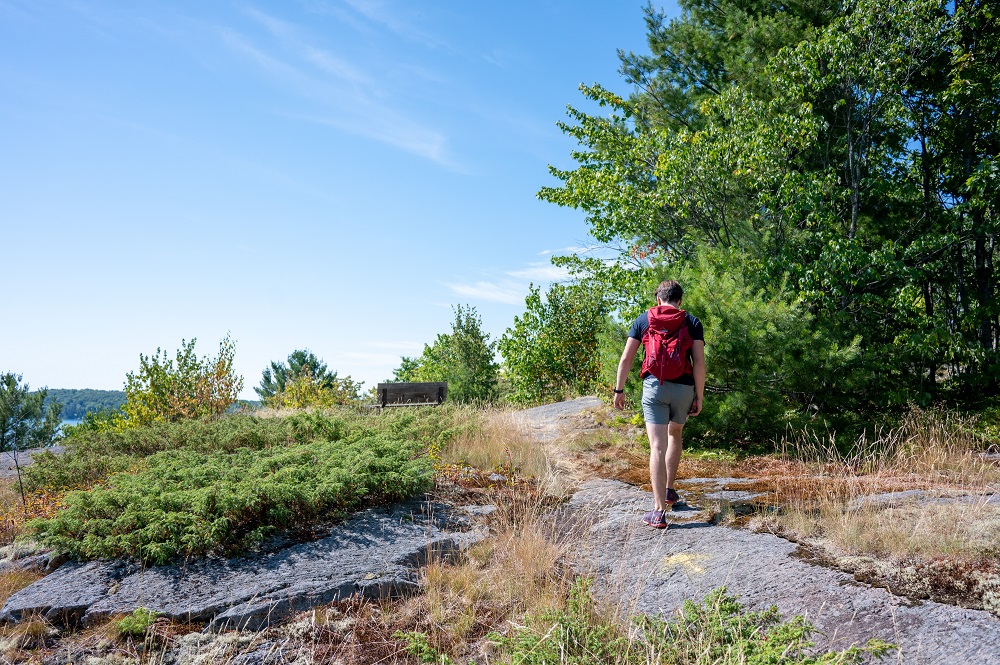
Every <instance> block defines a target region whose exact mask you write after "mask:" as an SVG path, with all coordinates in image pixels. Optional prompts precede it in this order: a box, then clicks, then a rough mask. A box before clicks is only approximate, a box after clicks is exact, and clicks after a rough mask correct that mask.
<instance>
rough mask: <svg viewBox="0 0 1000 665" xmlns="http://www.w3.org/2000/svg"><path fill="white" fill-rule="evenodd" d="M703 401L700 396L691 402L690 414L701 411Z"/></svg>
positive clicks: (695, 414) (693, 414) (696, 413)
mask: <svg viewBox="0 0 1000 665" xmlns="http://www.w3.org/2000/svg"><path fill="white" fill-rule="evenodd" d="M701 402H702V398H700V397H695V398H694V401H693V402H691V409H690V410H689V411H688V415H689V416H697V415H698V414H699V413H701V407H702V404H701Z"/></svg>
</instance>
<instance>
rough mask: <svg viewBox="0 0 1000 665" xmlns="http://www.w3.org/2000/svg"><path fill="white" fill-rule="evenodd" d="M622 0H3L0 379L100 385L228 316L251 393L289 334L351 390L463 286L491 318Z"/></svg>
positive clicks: (203, 335) (571, 223) (502, 300)
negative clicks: (349, 382) (351, 383)
mask: <svg viewBox="0 0 1000 665" xmlns="http://www.w3.org/2000/svg"><path fill="white" fill-rule="evenodd" d="M644 28H645V26H644V23H643V16H642V5H641V3H640V2H638V1H637V0H629V1H627V2H620V1H603V2H601V1H592V2H589V1H588V2H579V1H575V2H571V1H568V0H567V1H564V0H558V1H549V2H546V1H544V0H542V1H535V2H504V3H475V2H474V3H458V2H441V1H439V2H427V1H423V0H408V1H405V2H404V1H402V0H384V1H368V0H297V1H292V0H286V1H285V2H270V3H265V2H182V1H176V2H169V3H156V2H123V1H120V0H119V1H115V2H110V1H109V2H101V1H93V2H91V1H88V0H80V1H72V2H60V1H55V0H52V1H50V0H24V1H20V0H0V90H2V93H0V146H2V148H0V256H2V257H3V265H4V268H5V269H4V279H3V282H4V284H6V285H7V286H8V289H7V293H6V295H7V297H6V303H5V306H4V311H5V313H6V316H5V317H4V318H5V323H4V324H3V325H2V326H0V371H15V372H17V373H21V374H23V375H24V379H25V380H26V381H28V382H29V383H30V384H31V385H32V387H41V386H44V385H47V386H49V387H53V388H104V389H120V388H121V386H122V384H123V382H124V379H125V374H126V373H127V372H128V371H130V370H134V369H136V368H137V367H138V356H139V354H140V353H150V352H153V351H155V350H156V348H157V347H162V348H165V349H169V350H170V351H171V352H172V351H173V350H175V349H176V348H177V347H178V345H179V343H180V341H181V339H182V338H187V339H190V338H192V337H196V338H197V339H198V346H197V349H198V351H199V352H200V353H201V354H208V353H214V352H215V351H216V348H217V344H218V341H219V340H220V339H221V338H222V337H223V336H224V335H226V333H227V332H228V333H230V334H231V335H232V337H233V338H234V339H235V340H236V344H237V351H236V352H237V356H236V364H237V370H238V371H239V372H240V373H241V374H242V375H243V376H244V378H245V380H246V387H245V390H244V395H245V396H246V397H252V396H253V391H252V387H253V386H254V385H256V384H257V383H258V381H259V379H260V372H261V370H262V369H263V368H264V367H265V366H266V365H267V363H268V362H269V361H271V360H280V359H283V358H284V357H285V356H286V355H287V354H288V353H289V352H291V351H292V350H293V349H296V348H309V349H311V350H313V351H314V352H315V353H316V354H317V355H319V356H321V357H323V358H324V359H325V360H326V361H327V362H328V364H329V365H330V367H331V368H332V369H336V370H337V371H339V372H340V374H341V375H345V374H350V375H352V376H353V377H354V378H355V379H359V380H363V381H365V382H366V384H367V387H370V386H371V385H372V384H374V383H376V382H378V381H379V380H382V379H385V378H387V377H388V376H390V375H391V370H392V368H393V367H395V366H397V365H398V362H399V357H400V355H414V354H417V353H419V352H420V349H421V348H422V345H423V343H424V342H430V341H432V340H433V338H434V336H435V335H436V334H437V333H440V332H446V331H447V330H448V329H449V324H450V322H451V320H452V311H451V306H452V305H454V304H469V305H473V306H475V307H476V308H477V309H478V311H479V313H480V314H481V316H482V319H483V323H484V327H485V328H486V330H487V331H489V332H490V333H491V334H492V335H493V336H494V337H496V336H498V335H499V334H501V333H502V332H503V331H504V330H505V329H506V328H507V327H508V326H509V325H510V324H511V323H512V321H513V318H514V316H516V315H517V314H519V313H520V312H521V311H522V309H523V299H524V295H525V294H526V293H527V290H528V284H529V282H534V283H536V284H538V283H541V284H547V283H548V282H549V281H550V280H552V279H559V278H560V275H559V272H558V271H556V270H555V269H553V267H552V266H551V265H550V264H549V262H548V260H549V257H550V256H551V254H552V253H560V252H566V251H567V248H572V247H576V246H581V245H585V244H586V243H587V227H586V224H585V222H584V219H583V215H582V214H581V213H579V212H577V211H573V210H566V209H561V208H558V207H556V206H553V205H551V204H547V203H543V202H541V201H539V200H537V199H536V197H535V193H536V192H537V191H538V189H539V187H541V186H543V185H548V184H553V183H554V180H553V179H552V178H551V177H550V176H549V175H548V173H547V170H546V167H547V165H548V164H553V165H556V166H560V167H569V166H571V165H572V163H573V162H572V160H571V158H570V151H571V150H572V149H573V147H574V144H573V142H572V141H571V140H570V139H569V138H567V137H565V136H564V135H563V134H562V133H561V132H560V131H559V129H558V128H557V127H556V122H557V121H560V120H564V119H565V117H566V116H565V108H566V105H567V104H573V105H576V106H581V107H583V108H588V107H587V105H586V104H585V103H584V100H583V99H582V97H581V96H580V94H579V92H578V86H579V84H580V83H594V82H599V83H602V84H604V85H606V86H608V87H611V88H612V89H616V90H620V91H623V92H624V91H627V87H626V86H625V84H624V82H623V81H622V80H621V78H620V76H619V75H618V73H617V69H618V60H617V58H616V55H615V51H616V49H618V48H624V49H626V50H636V51H642V50H644V49H645V31H644Z"/></svg>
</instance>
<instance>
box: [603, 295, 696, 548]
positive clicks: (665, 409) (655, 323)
mask: <svg viewBox="0 0 1000 665" xmlns="http://www.w3.org/2000/svg"><path fill="white" fill-rule="evenodd" d="M683 296H684V290H683V289H681V285H680V284H678V283H677V282H675V281H674V280H672V279H668V280H665V281H663V282H661V283H660V285H659V286H658V287H656V307H653V308H651V309H650V310H649V311H647V312H643V313H642V314H641V315H639V318H637V319H636V320H635V323H633V324H632V328H631V330H629V333H628V340H627V341H626V342H625V350H624V351H623V352H622V359H621V362H619V363H618V377H617V380H616V381H615V408H616V409H624V408H625V381H626V380H627V379H628V375H629V372H630V371H632V361H633V360H634V359H635V354H636V351H638V350H639V345H640V344H642V345H643V347H644V348H645V357H644V360H643V362H642V414H643V416H645V418H646V434H647V435H648V436H649V480H650V483H651V484H652V485H653V499H654V501H655V505H654V506H653V510H651V511H649V512H648V513H646V514H645V515H644V516H643V518H642V521H643V522H645V523H646V524H649V525H650V526H653V527H656V528H657V529H665V528H666V527H667V519H666V512H667V510H669V509H671V508H672V507H673V505H674V503H675V502H676V501H677V500H678V498H679V497H678V496H677V490H675V489H674V479H675V478H676V476H677V466H678V464H680V461H681V431H682V430H683V429H684V423H685V422H687V418H688V416H697V415H698V414H699V413H701V408H702V406H703V403H704V399H705V330H704V328H703V327H702V325H701V321H699V320H698V319H697V318H696V317H694V316H692V315H690V314H688V313H687V312H685V311H684V310H682V309H681V298H682V297H683Z"/></svg>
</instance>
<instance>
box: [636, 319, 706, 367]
mask: <svg viewBox="0 0 1000 665" xmlns="http://www.w3.org/2000/svg"><path fill="white" fill-rule="evenodd" d="M647 316H649V328H647V329H646V334H645V335H643V336H642V344H643V346H645V347H646V358H645V359H644V360H643V361H642V374H643V375H646V373H649V374H652V375H653V376H655V377H656V378H658V379H659V380H660V383H663V382H664V381H673V380H674V379H678V378H680V377H681V376H682V375H684V374H692V373H694V368H693V367H692V366H691V361H690V360H688V351H689V350H690V349H691V347H692V346H694V340H692V339H691V332H690V331H689V330H688V326H687V312H685V311H684V310H683V309H677V308H676V307H668V306H666V305H657V306H656V307H653V308H652V309H650V310H649V313H648V314H647Z"/></svg>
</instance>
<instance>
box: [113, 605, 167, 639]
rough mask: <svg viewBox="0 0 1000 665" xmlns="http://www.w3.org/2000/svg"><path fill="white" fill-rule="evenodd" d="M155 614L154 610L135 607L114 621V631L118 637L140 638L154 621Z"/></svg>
mask: <svg viewBox="0 0 1000 665" xmlns="http://www.w3.org/2000/svg"><path fill="white" fill-rule="evenodd" d="M157 616H158V615H157V614H156V612H153V611H151V610H147V609H146V608H145V607H137V608H136V609H135V611H133V612H132V614H126V615H125V616H123V617H122V618H121V619H119V620H118V621H116V622H115V623H114V629H115V633H117V634H118V636H119V637H132V638H136V639H141V638H143V637H145V636H146V631H147V630H149V627H150V626H152V625H153V622H154V621H156V618H157Z"/></svg>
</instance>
